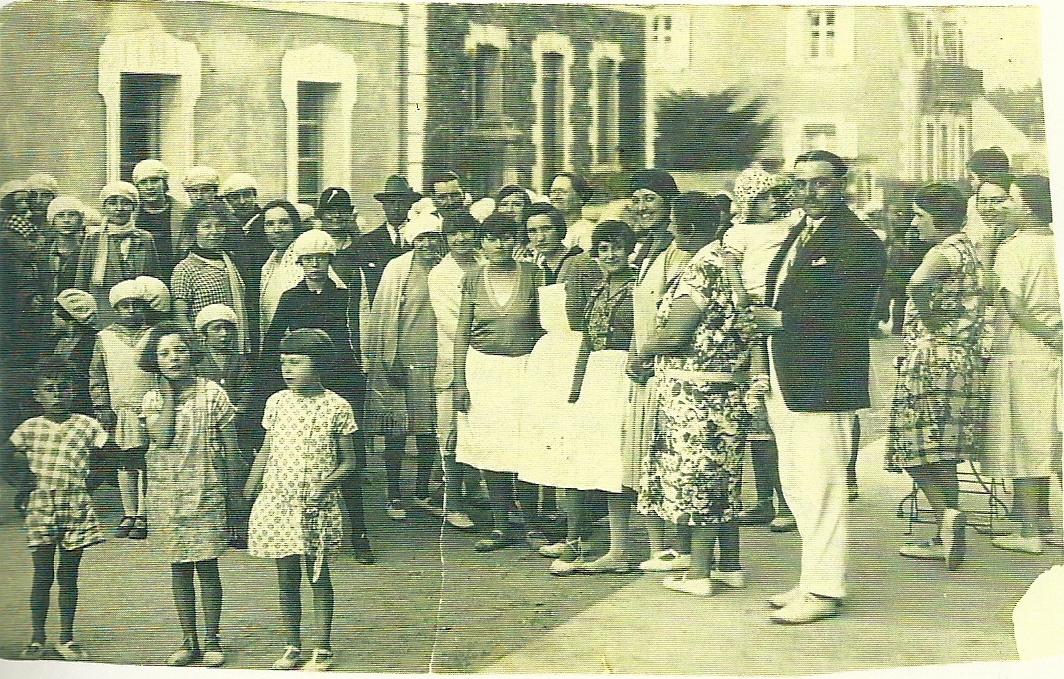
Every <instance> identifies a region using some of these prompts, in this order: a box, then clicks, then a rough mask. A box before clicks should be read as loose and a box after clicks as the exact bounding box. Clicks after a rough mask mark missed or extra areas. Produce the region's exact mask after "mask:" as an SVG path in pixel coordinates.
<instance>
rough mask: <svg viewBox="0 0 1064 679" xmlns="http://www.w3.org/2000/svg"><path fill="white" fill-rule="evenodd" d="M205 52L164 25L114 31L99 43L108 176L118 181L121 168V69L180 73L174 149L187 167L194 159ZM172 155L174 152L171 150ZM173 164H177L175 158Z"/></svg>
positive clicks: (99, 74) (100, 85) (178, 169)
mask: <svg viewBox="0 0 1064 679" xmlns="http://www.w3.org/2000/svg"><path fill="white" fill-rule="evenodd" d="M201 71H202V57H201V56H200V53H199V50H198V49H197V48H196V45H195V44H194V43H191V42H185V41H183V40H179V39H177V38H175V37H174V36H172V35H170V34H169V33H165V32H163V31H160V30H143V31H134V32H131V33H111V34H109V35H108V36H107V37H106V38H105V39H104V41H103V44H102V45H100V56H99V67H98V86H97V90H98V91H99V93H100V95H101V96H102V97H103V101H104V107H105V111H106V113H105V116H106V122H105V129H106V140H107V141H106V156H107V157H106V168H107V181H108V182H112V181H117V180H118V179H119V178H120V172H121V159H122V154H121V137H122V117H121V115H122V113H121V108H122V106H121V102H122V74H123V73H137V74H145V75H152V74H157V75H169V76H178V77H179V78H180V85H179V88H180V95H179V101H180V107H179V108H180V110H179V111H177V118H176V127H178V128H179V129H180V131H181V136H182V140H181V143H180V144H177V145H176V147H175V148H174V149H173V151H174V154H176V158H177V161H178V162H177V163H176V164H177V165H178V166H179V167H171V168H170V169H171V171H172V172H174V171H178V172H183V171H184V170H186V169H187V168H189V167H191V166H192V165H193V164H194V163H193V161H194V159H195V156H194V149H195V146H194V143H195V112H196V102H197V100H199V96H200V82H201ZM168 155H169V154H168ZM169 164H170V165H174V164H175V163H174V162H173V160H171V161H170V163H169Z"/></svg>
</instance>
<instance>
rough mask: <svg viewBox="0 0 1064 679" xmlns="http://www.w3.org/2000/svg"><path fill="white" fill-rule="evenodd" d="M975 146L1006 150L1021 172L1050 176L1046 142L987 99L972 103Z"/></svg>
mask: <svg viewBox="0 0 1064 679" xmlns="http://www.w3.org/2000/svg"><path fill="white" fill-rule="evenodd" d="M972 143H973V146H974V147H975V148H977V149H981V148H987V147H990V146H998V147H1000V148H1002V149H1003V150H1004V151H1005V153H1006V154H1008V156H1009V161H1010V162H1011V165H1012V167H1013V168H1014V169H1015V170H1017V171H1020V172H1037V173H1039V174H1049V160H1048V156H1047V152H1046V140H1045V139H1044V138H1042V139H1039V138H1036V137H1031V136H1029V135H1027V134H1025V133H1024V132H1023V131H1022V130H1020V128H1019V127H1017V126H1016V125H1015V124H1014V123H1013V122H1012V121H1010V120H1009V119H1008V118H1006V117H1005V115H1004V114H1002V113H1001V111H999V110H998V109H997V108H996V107H995V106H994V105H993V104H991V103H990V102H989V101H987V100H986V99H985V98H980V99H977V100H976V101H975V103H974V104H972Z"/></svg>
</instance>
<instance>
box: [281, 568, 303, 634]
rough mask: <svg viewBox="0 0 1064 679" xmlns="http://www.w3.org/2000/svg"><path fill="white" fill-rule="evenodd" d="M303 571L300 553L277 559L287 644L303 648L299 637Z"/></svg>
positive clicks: (282, 615)
mask: <svg viewBox="0 0 1064 679" xmlns="http://www.w3.org/2000/svg"><path fill="white" fill-rule="evenodd" d="M302 578H303V573H302V571H301V569H300V565H299V555H298V554H292V555H291V556H286V557H283V558H280V559H277V599H278V602H279V603H280V607H281V624H282V625H283V626H284V634H285V644H286V645H287V646H294V647H296V648H302V644H301V643H300V637H299V625H300V618H301V617H302V613H303V610H302V605H301V602H300V600H299V585H300V580H301V579H302Z"/></svg>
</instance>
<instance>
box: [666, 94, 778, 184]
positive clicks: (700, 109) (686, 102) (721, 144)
mask: <svg viewBox="0 0 1064 679" xmlns="http://www.w3.org/2000/svg"><path fill="white" fill-rule="evenodd" d="M766 107H767V102H766V100H765V99H763V98H760V97H748V96H746V95H745V94H744V93H742V92H741V91H739V90H737V89H734V88H729V89H725V90H723V91H721V92H715V93H711V94H698V93H695V92H690V91H685V92H679V93H672V94H669V95H666V96H664V97H662V98H660V99H659V100H658V106H657V130H656V133H657V144H656V150H655V156H656V159H657V162H656V164H657V165H658V166H659V167H664V168H668V169H672V170H741V169H742V168H744V167H746V166H747V165H749V164H750V163H751V162H752V161H753V160H754V159H755V158H757V156H758V155H759V154H760V152H761V150H762V147H763V146H764V144H765V142H766V141H767V140H768V137H769V135H771V134H772V129H773V120H772V119H771V117H769V116H767V115H766V113H765V110H766Z"/></svg>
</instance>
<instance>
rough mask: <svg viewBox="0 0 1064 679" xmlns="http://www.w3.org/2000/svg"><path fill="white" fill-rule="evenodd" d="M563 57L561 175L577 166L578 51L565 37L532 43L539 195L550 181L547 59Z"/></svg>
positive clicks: (539, 38)
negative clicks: (545, 113)
mask: <svg viewBox="0 0 1064 679" xmlns="http://www.w3.org/2000/svg"><path fill="white" fill-rule="evenodd" d="M551 53H553V54H559V55H561V57H562V81H563V83H564V85H563V88H562V106H563V109H564V111H565V124H564V125H563V126H562V165H561V167H560V168H559V171H560V172H570V171H572V167H573V166H572V163H573V160H572V158H573V153H572V147H573V141H574V133H573V117H572V116H573V103H574V100H575V91H574V88H573V80H572V73H573V63H574V60H575V59H574V51H573V43H572V40H570V39H569V36H567V35H564V34H562V33H556V32H547V33H538V34H536V37H535V38H534V39H533V40H532V61H533V63H534V64H535V69H536V77H535V82H534V84H533V86H532V109H533V111H535V116H534V119H533V122H532V145H533V147H534V148H535V150H536V158H535V164H534V165H533V166H532V185H533V188H534V189H535V190H537V191H539V192H541V193H542V192H543V190H544V187H545V185H546V184H547V183H548V182H549V181H550V178H547V177H544V176H543V169H544V154H543V55H544V54H551Z"/></svg>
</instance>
